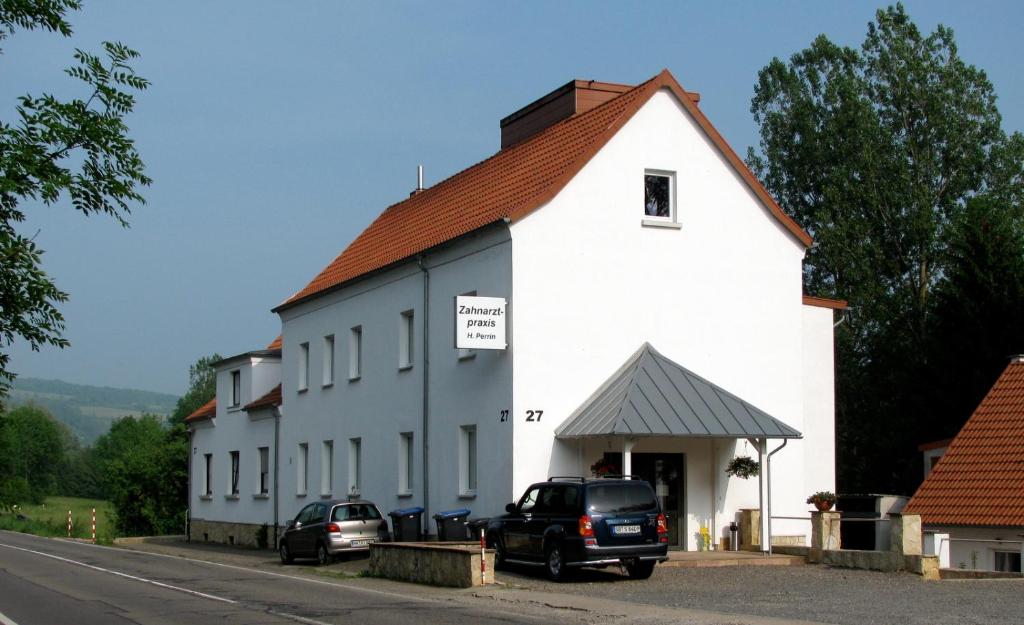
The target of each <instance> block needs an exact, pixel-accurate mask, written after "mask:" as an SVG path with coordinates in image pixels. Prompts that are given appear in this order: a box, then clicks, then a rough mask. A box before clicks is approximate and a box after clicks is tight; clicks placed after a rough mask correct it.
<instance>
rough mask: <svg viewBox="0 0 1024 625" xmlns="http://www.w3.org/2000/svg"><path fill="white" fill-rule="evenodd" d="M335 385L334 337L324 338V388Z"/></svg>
mask: <svg viewBox="0 0 1024 625" xmlns="http://www.w3.org/2000/svg"><path fill="white" fill-rule="evenodd" d="M331 384H334V335H333V334H331V335H330V336H325V337H324V386H330V385H331Z"/></svg>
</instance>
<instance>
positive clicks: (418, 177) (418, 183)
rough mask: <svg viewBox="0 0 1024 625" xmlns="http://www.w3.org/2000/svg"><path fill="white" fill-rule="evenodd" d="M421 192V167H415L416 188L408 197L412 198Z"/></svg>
mask: <svg viewBox="0 0 1024 625" xmlns="http://www.w3.org/2000/svg"><path fill="white" fill-rule="evenodd" d="M422 190H423V165H417V166H416V188H415V189H413V190H412V193H410V194H409V197H412V196H414V195H416V194H417V193H419V192H420V191H422Z"/></svg>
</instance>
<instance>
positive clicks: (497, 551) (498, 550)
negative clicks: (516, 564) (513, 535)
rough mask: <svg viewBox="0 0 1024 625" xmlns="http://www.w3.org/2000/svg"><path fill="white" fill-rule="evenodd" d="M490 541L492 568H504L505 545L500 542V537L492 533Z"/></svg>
mask: <svg viewBox="0 0 1024 625" xmlns="http://www.w3.org/2000/svg"><path fill="white" fill-rule="evenodd" d="M490 543H491V545H490V546H491V549H494V568H495V569H496V570H497V569H504V568H505V565H506V562H505V545H503V544H501V539H500V538H498V537H497V536H494V535H492V536H491V540H490Z"/></svg>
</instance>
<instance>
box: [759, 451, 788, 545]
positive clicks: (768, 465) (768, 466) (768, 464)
mask: <svg viewBox="0 0 1024 625" xmlns="http://www.w3.org/2000/svg"><path fill="white" fill-rule="evenodd" d="M788 442H789V439H788V438H784V439H782V444H781V445H779V446H778V447H776V448H775V449H774V450H773V451H772V452H771V453H769V454H768V456H767V458H766V460H765V463H764V471H765V481H766V482H768V509H767V510H766V511H765V513H766V514H767V515H768V524H767V525H766V527H767V528H768V555H772V536H771V533H772V456H774V455H775V454H776V453H777V452H779V451H782V448H783V447H785V446H786V443H788ZM767 448H768V443H767V441H765V449H767Z"/></svg>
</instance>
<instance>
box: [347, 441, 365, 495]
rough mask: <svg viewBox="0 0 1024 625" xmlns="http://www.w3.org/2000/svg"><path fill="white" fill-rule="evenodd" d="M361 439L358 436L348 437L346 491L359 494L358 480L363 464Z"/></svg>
mask: <svg viewBox="0 0 1024 625" xmlns="http://www.w3.org/2000/svg"><path fill="white" fill-rule="evenodd" d="M362 448H363V441H362V439H359V438H350V439H348V492H349V494H350V495H357V494H359V480H360V477H361V475H360V474H361V473H362V468H363V467H362V464H363V453H362V452H363V449H362Z"/></svg>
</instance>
